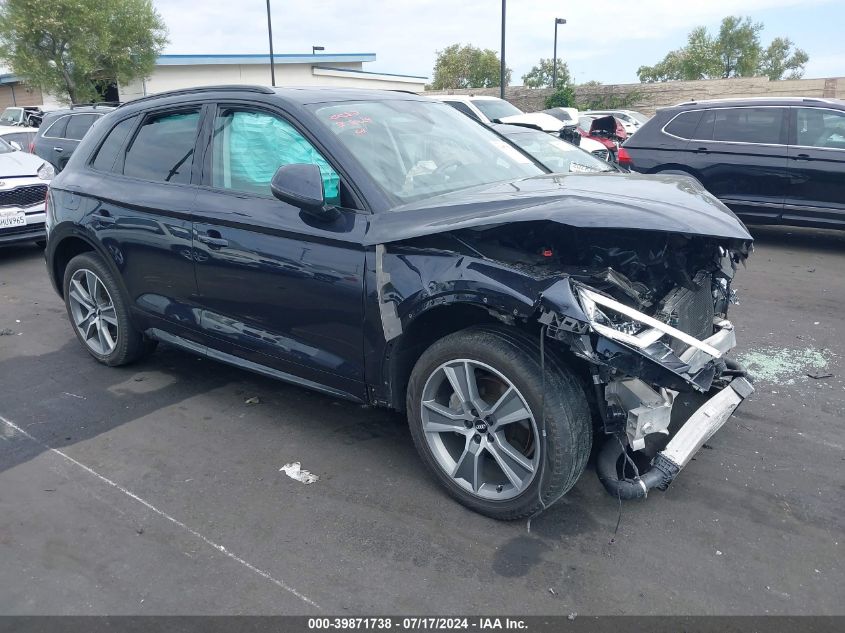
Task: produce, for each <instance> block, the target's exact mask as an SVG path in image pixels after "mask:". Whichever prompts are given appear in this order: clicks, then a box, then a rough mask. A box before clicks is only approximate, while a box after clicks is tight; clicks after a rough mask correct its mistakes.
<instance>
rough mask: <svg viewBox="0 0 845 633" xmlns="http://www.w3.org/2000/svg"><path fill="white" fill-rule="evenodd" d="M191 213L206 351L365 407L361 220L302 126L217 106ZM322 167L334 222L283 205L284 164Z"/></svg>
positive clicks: (266, 113)
mask: <svg viewBox="0 0 845 633" xmlns="http://www.w3.org/2000/svg"><path fill="white" fill-rule="evenodd" d="M209 121H210V122H211V125H210V126H208V127H207V130H206V132H205V134H206V136H205V138H206V139H207V140H206V143H207V146H206V147H207V149H206V152H205V159H204V160H203V166H204V167H203V185H204V186H203V187H202V188H201V189H200V191H199V194H198V196H197V200H196V203H195V205H194V209H193V216H194V226H193V230H194V247H195V248H194V251H195V261H196V278H197V286H198V290H199V293H200V296H201V298H200V301H201V302H202V311H201V312H202V316H201V324H202V328H203V331H204V332H205V334H206V335H207V345H208V346H209V348H211V349H213V350H216V351H218V352H220V353H222V354H224V355H226V359H227V360H230V361H231V360H232V357H235V358H237V359H240V362H241V363H242V364H244V365H245V366H248V367H252V368H253V369H255V367H254V365H255V364H257V365H261V366H263V367H264V368H268V367H269V368H272V369H273V370H276V371H277V372H281V373H282V374H285V376H282V377H285V378H288V379H290V378H291V376H293V377H295V378H294V380H296V379H299V380H300V381H305V382H309V383H312V385H313V384H317V385H322V386H324V387H325V386H327V387H329V388H330V389H335V390H337V391H339V392H343V393H345V394H352V395H354V396H356V397H358V398H360V399H364V398H365V387H364V368H363V359H364V354H363V320H364V315H363V286H364V263H365V255H364V250H363V247H362V246H361V241H362V236H363V234H364V232H365V230H366V227H367V224H368V221H367V220H368V214H366V213H364V212H362V211H360V210H357V209H355V208H353V207H355V206H357V205H356V204H355V203H354V201H353V199H352V198H351V194H350V193H349V192H348V190H347V189H346V188H345V185H344V184H343V183H342V181H341V178H340V176H339V175H338V172H337V171H336V170H335V169H334V167H333V166H332V165H330V163H329V162H328V161H327V159H326V158H325V156H324V155H323V153H322V152H321V151H320V150H319V149H317V146H316V145H315V144H314V141H313V140H309V138H308V137H307V136H306V133H305V131H304V129H303V128H299V127H297V126H296V125H295V123H294V122H293V121H292V120H291V119H290V118H288V117H287V116H285V115H283V114H282V113H281V112H279V111H275V110H274V109H266V108H264V107H261V106H253V105H247V104H238V103H231V104H230V103H226V104H220V105H219V106H218V108H217V111H216V113H215V114H214V118H213V120H212V119H209ZM293 163H312V164H317V165H319V166H320V170H321V172H322V174H323V186H324V190H325V194H326V199H327V201H328V202H329V203H330V204H333V205H335V206H337V207H338V209H339V216H338V217H337V219H336V220H334V221H325V220H319V219H314V218H311V217H309V216H308V215H307V214H306V213H304V212H303V211H302V210H301V209H299V208H297V207H295V206H292V205H290V204H286V203H284V202H281V201H280V200H278V199H276V198H275V197H273V195H272V193H271V191H270V179H271V178H272V176H273V174H274V173H275V172H276V169H277V168H278V167H280V166H281V165H284V164H293Z"/></svg>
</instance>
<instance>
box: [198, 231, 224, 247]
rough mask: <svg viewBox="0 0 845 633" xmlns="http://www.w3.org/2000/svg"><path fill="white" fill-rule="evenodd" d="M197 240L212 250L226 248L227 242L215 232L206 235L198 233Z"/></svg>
mask: <svg viewBox="0 0 845 633" xmlns="http://www.w3.org/2000/svg"><path fill="white" fill-rule="evenodd" d="M197 240H198V241H200V242H202V243H203V244H208V245H209V246H211V247H213V248H220V247H222V246H228V245H229V240H227V239H225V238H223V237H220V233H218V232H217V231H209V232H208V233H204V234H203V233H200V234H199V235H197Z"/></svg>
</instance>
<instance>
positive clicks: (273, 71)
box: [267, 0, 276, 86]
mask: <svg viewBox="0 0 845 633" xmlns="http://www.w3.org/2000/svg"><path fill="white" fill-rule="evenodd" d="M267 34H268V35H269V37H270V83H272V84H273V86H275V85H276V66H275V63H274V59H273V21H272V20H271V19H270V0H267Z"/></svg>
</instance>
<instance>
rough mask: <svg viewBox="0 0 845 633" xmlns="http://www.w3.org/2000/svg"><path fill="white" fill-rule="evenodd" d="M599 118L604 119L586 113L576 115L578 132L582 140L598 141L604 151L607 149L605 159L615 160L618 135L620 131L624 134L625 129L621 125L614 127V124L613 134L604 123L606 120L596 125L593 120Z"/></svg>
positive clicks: (617, 148) (618, 141)
mask: <svg viewBox="0 0 845 633" xmlns="http://www.w3.org/2000/svg"><path fill="white" fill-rule="evenodd" d="M600 118H602V119H604V118H605V117H597V116H591V115H588V114H581V115H580V116H579V117H578V132H579V134H581V137H582V138H581V141H582V142H583V141H584V140H587V139H588V140H590V141H594V142H596V143H600V144H601V145H602V146H603V147H604V148H605V151H607V160H608V161H611V162H616V160H617V159H616V155H617V153H618V151H619V143H620V140H619V139H620V137H619V136H618V135H619V133H620V132H621V133H622V134H625V131H624V129H623V128H622V126H621V125H619V126H618V127H616V125H615V124H614V128H615V130H614V131H615V134H614V133H613V132H611V130H610V129H609V128H608V126H607V125H606V121H604V122H600V124H599V125H597V126H596V125H595V121H596V120H597V119H600Z"/></svg>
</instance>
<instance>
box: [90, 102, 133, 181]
mask: <svg viewBox="0 0 845 633" xmlns="http://www.w3.org/2000/svg"><path fill="white" fill-rule="evenodd" d="M137 121H138V117H137V116H134V117H131V118H128V119H126V120H125V121H121V122H120V123H118V124H117V125H115V126H114V127H113V128H112V130H111V131H110V132H109V133H108V134H107V135H106V139H105V140H104V141H103V144H102V145H100V149H99V150H97V154H96V156H95V157H94V160H93V162H92V163H91V166H92V167H93V168H94V169H96V170H98V171H114V170H115V164H116V163H117V158H118V156H119V155H120V151H121V150H122V149H123V145H124V144H125V143H126V139H127V138H128V136H129V134H130V133H131V132H132V129H133V128H134V127H135V123H136V122H137Z"/></svg>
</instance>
